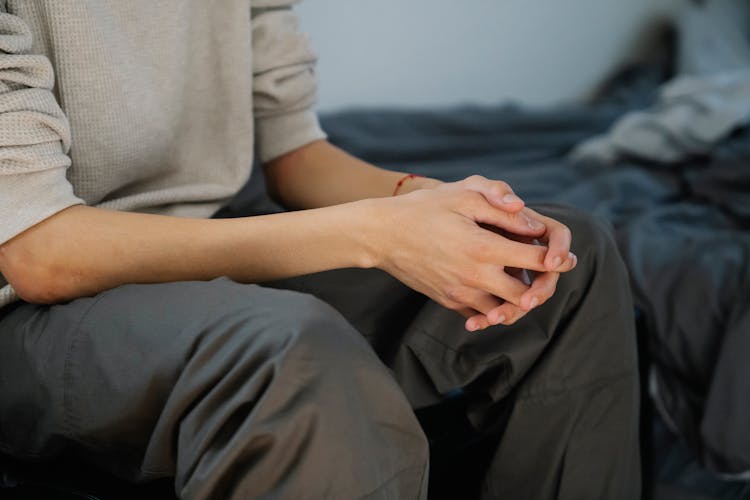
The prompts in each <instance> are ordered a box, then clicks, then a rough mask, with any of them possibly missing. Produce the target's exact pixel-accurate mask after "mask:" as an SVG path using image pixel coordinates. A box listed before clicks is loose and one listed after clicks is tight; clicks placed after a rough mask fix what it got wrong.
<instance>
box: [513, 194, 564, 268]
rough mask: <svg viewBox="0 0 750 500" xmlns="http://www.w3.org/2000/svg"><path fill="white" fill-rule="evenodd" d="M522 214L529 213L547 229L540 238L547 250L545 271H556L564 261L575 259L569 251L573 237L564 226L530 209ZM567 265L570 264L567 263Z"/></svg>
mask: <svg viewBox="0 0 750 500" xmlns="http://www.w3.org/2000/svg"><path fill="white" fill-rule="evenodd" d="M524 212H529V213H531V214H532V215H533V216H535V217H538V218H539V219H540V220H541V221H542V222H543V223H544V225H545V227H546V228H547V233H546V234H545V235H544V236H543V237H542V241H543V242H544V243H546V244H547V248H548V251H547V255H546V256H545V260H544V265H545V267H546V270H548V271H557V270H558V268H559V267H560V266H562V265H564V264H565V262H566V261H570V260H574V259H575V255H574V254H572V253H571V251H570V245H571V243H572V239H573V235H572V234H571V232H570V229H568V227H567V226H566V225H565V224H563V223H562V222H559V221H556V220H555V219H552V218H550V217H545V216H544V215H541V214H538V213H537V212H535V211H534V210H531V209H530V208H527V209H525V210H524ZM569 264H571V263H570V262H569ZM572 264H573V265H572V266H570V269H572V268H573V267H575V263H572ZM570 269H568V270H570Z"/></svg>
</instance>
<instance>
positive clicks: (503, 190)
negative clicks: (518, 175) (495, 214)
mask: <svg viewBox="0 0 750 500" xmlns="http://www.w3.org/2000/svg"><path fill="white" fill-rule="evenodd" d="M462 183H463V184H464V187H466V189H469V190H471V191H476V192H477V193H480V194H482V196H484V197H485V198H486V199H487V201H488V202H490V203H491V204H492V205H493V206H495V207H496V208H499V209H501V210H504V211H507V212H518V211H520V210H522V209H523V207H524V206H525V203H524V201H523V200H522V199H521V198H519V197H518V195H517V194H516V193H514V192H513V189H511V187H510V186H509V185H508V183H507V182H503V181H493V180H490V179H487V178H486V177H482V176H481V175H472V176H471V177H467V178H466V179H464V180H463V181H462Z"/></svg>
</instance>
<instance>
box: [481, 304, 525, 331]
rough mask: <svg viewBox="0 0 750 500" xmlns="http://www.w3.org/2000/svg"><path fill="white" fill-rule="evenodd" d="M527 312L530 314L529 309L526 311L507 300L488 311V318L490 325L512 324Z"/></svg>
mask: <svg viewBox="0 0 750 500" xmlns="http://www.w3.org/2000/svg"><path fill="white" fill-rule="evenodd" d="M526 314H528V311H524V310H523V309H521V308H520V307H518V306H516V305H513V304H510V303H507V302H506V303H505V304H503V305H501V306H500V307H498V308H496V309H493V310H492V311H490V312H489V313H487V314H486V318H487V321H488V322H489V323H490V325H500V324H503V325H512V324H514V323H515V322H516V321H518V320H519V319H521V318H523V317H524V316H526Z"/></svg>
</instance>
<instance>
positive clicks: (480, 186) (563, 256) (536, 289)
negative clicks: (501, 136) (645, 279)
mask: <svg viewBox="0 0 750 500" xmlns="http://www.w3.org/2000/svg"><path fill="white" fill-rule="evenodd" d="M417 189H468V190H471V191H476V192H478V193H480V194H482V196H484V197H485V198H486V199H487V201H488V202H489V203H490V204H492V205H493V206H494V207H496V208H499V209H500V210H503V211H506V212H509V213H520V214H522V215H523V216H525V218H526V219H527V220H528V221H529V225H530V226H531V225H535V224H536V225H538V226H543V227H544V228H545V231H544V234H543V235H541V236H540V237H539V238H537V241H539V242H540V243H541V244H543V245H545V246H547V249H548V250H547V254H546V256H545V259H544V265H545V267H546V268H547V272H545V273H541V274H537V275H536V277H535V278H534V279H533V282H532V283H531V286H530V287H529V289H528V290H527V291H526V292H525V293H524V294H523V296H522V297H521V304H520V306H517V305H514V304H511V303H509V302H504V303H502V304H501V305H499V306H498V307H496V308H494V309H492V310H491V311H489V312H487V313H486V314H482V313H479V312H478V311H474V310H463V311H461V313H462V314H463V315H464V317H466V318H467V320H466V329H467V330H468V331H472V332H474V331H480V330H484V329H485V328H488V327H489V326H493V325H499V324H504V325H512V324H514V323H515V322H517V321H518V320H519V319H521V318H522V317H524V316H525V315H526V314H528V313H529V312H530V311H531V310H532V309H534V308H536V307H538V306H540V305H541V304H543V303H545V302H546V301H547V300H549V298H550V297H552V295H553V294H554V293H555V290H556V288H557V282H558V280H559V278H560V273H559V272H555V271H554V270H555V269H558V268H560V266H561V265H566V266H567V265H572V267H575V265H576V264H577V262H578V259H577V257H576V256H575V254H573V253H572V252H570V245H571V242H572V234H571V232H570V229H568V227H567V226H565V225H564V224H562V223H561V222H559V221H556V220H554V219H552V218H550V217H545V216H543V215H541V214H539V213H538V212H536V211H534V210H532V209H530V208H527V207H526V206H525V203H524V201H523V200H522V199H521V198H519V197H518V196H517V195H516V194H515V193H514V192H513V190H512V188H511V187H510V186H509V185H508V184H507V183H505V182H503V181H494V180H489V179H487V178H485V177H482V176H479V175H474V176H471V177H468V178H466V179H464V180H463V181H461V182H458V183H450V184H447V183H442V182H440V181H438V180H436V179H430V178H419V179H414V182H413V183H411V185H409V186H408V188H407V189H405V190H404V192H409V191H414V190H417ZM506 236H511V237H513V236H514V235H506ZM518 239H519V240H520V241H524V240H523V238H518Z"/></svg>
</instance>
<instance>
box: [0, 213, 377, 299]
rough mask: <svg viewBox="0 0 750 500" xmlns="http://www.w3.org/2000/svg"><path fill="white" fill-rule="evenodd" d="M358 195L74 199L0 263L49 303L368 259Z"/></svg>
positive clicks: (1, 253)
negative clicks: (273, 209)
mask: <svg viewBox="0 0 750 500" xmlns="http://www.w3.org/2000/svg"><path fill="white" fill-rule="evenodd" d="M364 205H366V204H362V203H360V204H349V205H344V206H340V207H331V208H325V209H320V210H310V211H304V212H295V213H286V214H277V215H268V216H260V217H252V218H240V219H227V220H202V219H183V218H176V217H165V216H157V215H145V214H133V213H124V212H114V211H109V210H102V209H97V208H91V207H85V206H76V207H71V208H69V209H67V210H64V211H62V212H60V213H59V214H57V215H55V216H53V217H51V218H49V219H47V220H46V221H44V222H42V223H41V224H39V225H37V226H35V227H33V228H31V229H29V230H27V231H26V232H24V233H23V234H21V235H19V236H18V237H16V238H14V239H13V240H11V241H9V242H7V243H6V244H4V245H3V246H0V272H2V273H3V275H4V276H5V277H6V279H8V281H9V282H10V283H11V284H13V285H14V287H15V288H16V290H17V291H18V293H19V294H20V295H21V296H22V297H23V298H25V299H26V300H29V301H33V302H42V303H54V302H60V301H64V300H70V299H73V298H76V297H81V296H91V295H95V294H96V293H99V292H101V291H104V290H107V289H111V288H114V287H116V286H119V285H122V284H126V283H158V282H168V281H185V280H209V279H213V278H216V277H218V276H228V277H230V278H232V279H234V280H236V281H240V282H245V283H253V282H262V281H267V280H272V279H278V278H284V277H289V276H297V275H302V274H308V273H313V272H318V271H324V270H328V269H334V268H342V267H369V266H370V265H371V258H370V255H369V254H368V251H367V242H366V241H365V240H364V239H363V238H364V237H365V236H364V232H361V231H358V230H357V228H359V227H361V226H362V224H363V223H364V221H365V220H368V219H370V217H368V216H367V215H366V212H367V210H369V208H368V207H366V206H364Z"/></svg>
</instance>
